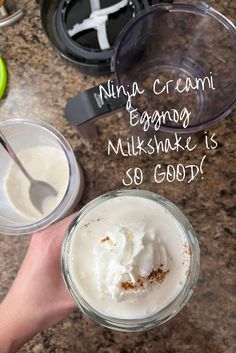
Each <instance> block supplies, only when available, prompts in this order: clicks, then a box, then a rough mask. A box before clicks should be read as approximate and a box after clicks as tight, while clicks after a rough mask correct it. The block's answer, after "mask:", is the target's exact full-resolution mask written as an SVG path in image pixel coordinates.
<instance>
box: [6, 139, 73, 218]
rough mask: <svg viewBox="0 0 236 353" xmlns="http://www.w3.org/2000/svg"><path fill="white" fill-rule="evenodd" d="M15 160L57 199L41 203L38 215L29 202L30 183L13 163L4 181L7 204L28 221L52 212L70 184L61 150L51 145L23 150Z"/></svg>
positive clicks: (65, 160) (52, 197) (63, 154)
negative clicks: (54, 194) (44, 183)
mask: <svg viewBox="0 0 236 353" xmlns="http://www.w3.org/2000/svg"><path fill="white" fill-rule="evenodd" d="M18 158H19V159H20V161H21V162H22V164H23V165H24V166H25V168H26V169H27V171H28V173H29V174H30V175H31V176H32V177H33V178H34V179H35V180H40V181H44V182H46V183H48V184H49V185H52V186H53V187H54V189H55V190H56V191H57V196H55V197H54V196H51V197H48V198H46V199H45V200H44V203H43V205H42V210H43V214H41V213H40V212H39V211H38V210H37V209H36V208H35V207H34V205H33V204H32V202H31V199H30V194H29V190H30V182H29V180H28V179H27V178H26V177H25V175H24V174H23V173H22V172H21V170H20V169H19V167H18V166H17V165H16V164H15V163H14V162H12V163H11V165H10V168H9V172H8V173H7V175H6V178H5V183H6V190H7V195H8V197H9V199H10V202H11V203H12V204H13V205H14V207H15V208H16V209H17V210H18V211H19V212H20V213H22V214H23V215H24V216H25V217H26V218H28V219H29V221H37V220H39V219H41V218H43V217H45V216H47V215H48V214H50V213H51V212H52V211H53V210H55V208H56V207H57V206H58V205H59V204H60V202H61V200H62V199H63V197H64V195H65V193H66V190H67V187H68V183H69V177H70V171H69V164H68V161H67V158H66V155H65V153H64V151H63V150H62V149H59V148H57V147H54V146H34V147H30V148H26V149H22V150H21V151H20V152H19V153H18Z"/></svg>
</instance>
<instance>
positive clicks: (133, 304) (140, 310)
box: [67, 192, 192, 320]
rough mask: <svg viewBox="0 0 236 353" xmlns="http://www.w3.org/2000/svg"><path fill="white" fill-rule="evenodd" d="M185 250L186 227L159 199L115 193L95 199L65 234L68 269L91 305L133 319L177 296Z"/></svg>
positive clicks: (186, 266)
mask: <svg viewBox="0 0 236 353" xmlns="http://www.w3.org/2000/svg"><path fill="white" fill-rule="evenodd" d="M144 193H145V192H144ZM191 251H192V250H191V247H190V246H189V241H188V238H187V234H186V230H185V229H184V227H183V226H182V225H181V223H180V222H179V221H178V220H177V219H176V218H175V217H174V216H173V215H172V214H171V212H170V211H168V210H167V208H165V207H164V206H163V205H162V204H160V203H158V202H156V201H153V200H151V199H150V198H148V197H146V198H145V197H142V196H132V194H130V195H129V194H127V195H120V196H117V197H115V198H110V199H107V200H103V201H102V202H100V203H97V204H95V205H94V207H93V208H91V209H90V210H89V212H85V214H84V215H83V216H82V217H81V218H80V220H79V222H78V223H77V225H76V226H75V228H74V229H73V232H72V234H71V239H70V246H69V248H68V253H67V262H68V271H69V275H70V278H71V281H72V282H73V286H74V287H75V288H76V290H77V291H78V292H79V293H80V296H82V298H83V299H84V300H85V301H86V302H87V303H88V304H89V305H90V306H91V307H92V308H93V310H95V311H97V312H98V313H100V314H101V315H105V316H107V317H111V318H115V319H124V320H128V319H130V320H139V319H144V318H147V317H150V316H152V315H154V314H155V313H157V312H159V311H160V310H162V309H163V308H165V307H167V306H168V304H170V303H171V302H172V301H173V300H174V299H175V298H176V297H177V296H178V295H179V293H180V292H181V290H182V289H183V287H184V285H185V283H186V281H187V278H188V275H189V270H190V263H191V256H192V254H191Z"/></svg>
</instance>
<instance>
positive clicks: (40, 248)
mask: <svg viewBox="0 0 236 353" xmlns="http://www.w3.org/2000/svg"><path fill="white" fill-rule="evenodd" d="M72 218H73V216H70V217H68V218H66V219H64V220H63V221H60V222H59V223H57V224H54V225H52V226H50V227H48V228H47V229H45V230H42V231H40V232H37V233H35V234H33V236H32V239H31V242H30V246H29V249H28V251H27V254H26V256H25V259H24V261H23V264H22V265H21V268H20V270H19V272H18V274H17V277H16V279H15V281H14V283H13V285H12V287H11V289H10V291H9V293H8V294H7V296H6V298H5V299H4V300H3V302H2V304H1V305H0V353H9V352H16V351H17V350H18V349H19V348H20V347H21V346H22V345H23V344H24V343H25V342H26V341H27V340H29V339H30V338H32V337H33V336H34V335H35V334H36V333H38V332H40V331H42V330H44V329H46V328H48V327H50V326H52V325H54V324H56V323H57V322H58V321H61V320H62V319H64V318H65V317H66V316H67V315H69V314H70V313H71V312H72V311H73V310H74V309H75V304H74V302H73V300H72V299H71V297H70V296H69V294H68V292H67V290H66V288H65V285H64V282H63V279H62V275H61V268H60V259H61V245H62V241H63V238H64V234H65V231H66V229H67V227H68V225H69V223H70V222H71V220H72Z"/></svg>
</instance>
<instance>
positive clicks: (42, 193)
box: [0, 131, 58, 214]
mask: <svg viewBox="0 0 236 353" xmlns="http://www.w3.org/2000/svg"><path fill="white" fill-rule="evenodd" d="M0 143H1V144H2V146H3V147H4V148H5V150H6V151H7V153H8V154H9V156H10V157H11V158H12V159H13V161H14V162H15V163H16V165H17V166H18V167H19V168H20V170H21V171H22V173H23V174H24V175H25V177H26V178H27V179H28V180H29V182H30V187H29V196H30V200H31V202H32V204H33V206H34V207H35V208H36V209H37V210H38V211H39V212H40V213H41V214H43V208H42V206H43V202H44V200H45V199H46V198H47V197H51V196H53V197H56V196H57V194H58V193H57V191H56V190H55V189H54V188H53V187H52V186H51V185H50V184H48V183H45V182H44V181H40V180H35V179H33V178H32V177H31V175H30V174H29V173H28V172H27V170H26V169H25V167H24V166H23V165H22V163H21V161H20V160H19V158H18V157H17V155H16V154H15V152H14V150H13V148H12V147H11V145H10V144H9V142H8V141H7V139H6V137H5V136H4V135H3V133H2V132H1V131H0Z"/></svg>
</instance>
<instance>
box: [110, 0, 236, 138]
mask: <svg viewBox="0 0 236 353" xmlns="http://www.w3.org/2000/svg"><path fill="white" fill-rule="evenodd" d="M160 11H163V12H168V13H177V12H180V13H181V12H182V13H191V14H194V15H199V16H201V15H202V16H203V15H204V16H206V15H207V16H210V17H212V18H213V19H214V20H216V21H217V22H219V23H221V24H222V25H223V26H224V27H225V28H226V29H227V30H229V31H230V32H231V33H232V35H233V36H234V39H235V43H236V26H235V25H234V23H233V22H232V21H231V20H230V19H229V18H227V17H226V16H225V15H223V14H222V13H220V12H219V11H217V10H215V9H214V8H213V7H211V6H209V5H207V4H206V3H205V2H204V1H201V2H200V3H199V4H184V3H177V4H175V3H174V4H165V3H163V4H162V3H160V4H155V5H153V6H150V7H149V8H147V9H144V10H143V11H141V12H140V13H139V14H137V16H135V17H134V18H133V19H132V20H130V21H129V22H128V23H127V24H126V26H125V27H124V28H123V29H122V31H121V32H120V34H119V36H118V38H117V40H116V44H115V48H114V54H113V57H112V61H111V71H112V72H114V73H115V77H116V81H117V83H118V85H120V84H122V83H121V80H120V77H119V73H118V69H117V68H118V61H119V60H117V59H118V58H119V53H120V50H121V48H122V41H123V39H124V38H125V36H126V35H127V33H128V32H131V31H132V30H133V28H134V27H135V26H136V25H137V23H139V22H140V21H142V20H143V18H144V17H146V16H149V15H150V14H153V13H155V12H160ZM235 107H236V95H235V97H234V98H233V99H232V101H231V102H230V103H229V104H228V106H227V107H225V108H224V110H223V111H221V112H220V113H218V114H217V115H215V116H213V117H212V118H210V119H209V120H208V121H206V122H203V123H201V122H199V123H197V124H194V125H191V126H189V127H187V128H186V129H184V128H182V127H173V126H168V125H161V127H160V131H165V132H172V133H174V132H177V133H178V132H179V133H192V132H198V131H201V130H203V129H206V128H209V127H210V126H212V125H214V124H215V123H216V122H218V121H220V120H222V119H224V118H225V117H227V116H228V115H229V114H230V113H231V112H232V111H233V110H234V109H235ZM139 113H140V112H139Z"/></svg>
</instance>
